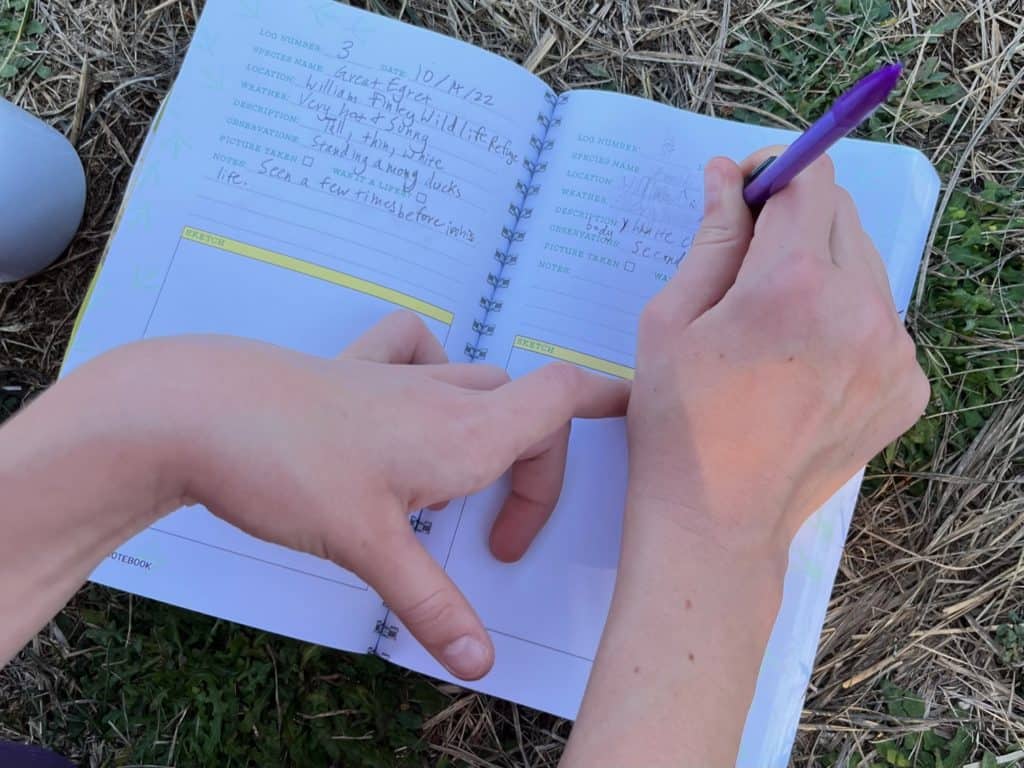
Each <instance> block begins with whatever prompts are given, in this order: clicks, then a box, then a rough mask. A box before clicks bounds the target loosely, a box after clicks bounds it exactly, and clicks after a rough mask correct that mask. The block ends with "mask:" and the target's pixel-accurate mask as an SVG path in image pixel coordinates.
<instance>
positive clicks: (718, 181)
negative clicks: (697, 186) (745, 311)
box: [665, 157, 754, 324]
mask: <svg viewBox="0 0 1024 768" xmlns="http://www.w3.org/2000/svg"><path fill="white" fill-rule="evenodd" d="M753 229H754V223H753V217H752V216H751V214H750V210H749V209H748V208H747V204H746V203H745V202H743V174H742V172H741V171H740V168H739V166H737V165H736V163H734V162H733V161H732V160H729V159H728V158H724V157H716V158H714V159H713V160H711V161H710V162H709V163H708V164H707V167H706V168H705V169H704V219H703V221H702V222H701V225H700V229H698V230H697V234H696V236H695V237H694V240H693V246H692V247H691V248H690V251H689V253H687V254H686V256H685V257H684V258H683V260H682V262H681V263H680V264H679V269H678V270H677V271H676V274H675V276H674V277H673V278H672V280H671V281H670V282H669V284H668V285H667V286H666V287H665V292H666V293H668V294H670V295H672V298H671V300H672V301H673V302H674V303H675V304H676V311H675V312H674V313H673V315H674V317H675V318H676V319H677V320H679V321H681V322H682V323H684V324H689V323H691V322H693V321H694V320H696V319H697V318H698V317H700V316H701V315H702V314H704V313H705V312H706V311H707V310H709V309H710V308H711V307H713V306H714V305H715V304H717V303H718V302H719V301H720V300H721V298H722V297H723V296H724V295H725V293H726V291H728V290H729V288H731V287H732V284H733V283H734V282H735V280H736V273H737V272H738V271H739V268H740V264H742V262H743V257H744V256H745V255H746V253H747V248H748V246H749V245H750V238H751V237H752V235H753ZM673 294H674V295H673Z"/></svg>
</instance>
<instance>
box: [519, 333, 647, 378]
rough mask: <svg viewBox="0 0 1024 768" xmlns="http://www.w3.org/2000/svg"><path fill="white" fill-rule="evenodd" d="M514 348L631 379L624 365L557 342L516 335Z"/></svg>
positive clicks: (628, 368) (629, 372)
mask: <svg viewBox="0 0 1024 768" xmlns="http://www.w3.org/2000/svg"><path fill="white" fill-rule="evenodd" d="M512 346H513V347H514V348H515V349H525V350H527V351H529V352H536V353H537V354H539V355H545V356H546V357H553V358H555V359H556V360H564V361H566V362H567V363H575V364H576V365H580V366H582V367H584V368H590V369H591V370H594V371H600V372H601V373H607V374H608V375H610V376H617V377H618V378H620V379H629V380H632V379H633V369H632V368H630V367H629V366H626V365H620V364H619V363H613V362H612V361H611V360H605V359H604V358H601V357H594V356H593V355H588V354H586V353H585V352H577V351H576V350H575V349H569V348H568V347H560V346H558V345H557V344H549V343H548V342H546V341H539V340H537V339H531V338H529V337H527V336H516V338H515V341H513V342H512Z"/></svg>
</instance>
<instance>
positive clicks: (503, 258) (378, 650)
mask: <svg viewBox="0 0 1024 768" xmlns="http://www.w3.org/2000/svg"><path fill="white" fill-rule="evenodd" d="M565 99H566V97H565V96H556V95H555V94H554V93H551V92H548V93H546V94H544V101H545V102H547V104H548V107H549V109H548V110H547V113H546V114H545V113H544V112H538V113H537V123H538V124H539V125H540V126H541V129H542V130H540V131H539V132H538V133H537V134H534V135H533V136H531V137H530V148H531V149H532V150H533V151H534V154H533V157H525V158H523V169H524V170H525V171H526V174H527V175H526V178H525V179H520V180H518V181H516V187H515V189H516V192H517V193H518V194H519V199H518V200H517V201H513V202H511V203H509V206H508V213H509V216H510V217H511V221H510V223H509V224H507V225H506V226H503V227H502V228H501V241H502V245H501V247H499V248H498V249H496V250H495V251H494V261H495V262H496V263H497V265H498V267H497V269H495V270H493V271H489V272H488V273H487V285H488V286H489V287H490V290H489V291H488V292H487V293H485V294H483V295H481V296H480V302H479V304H480V309H482V310H483V316H481V317H477V318H474V319H473V326H472V332H473V338H472V339H471V340H470V341H468V342H466V348H465V354H466V357H468V358H469V359H470V360H483V359H485V358H486V357H487V348H486V347H485V346H483V345H482V343H481V342H482V340H483V339H484V338H485V337H487V336H492V335H494V321H493V319H492V318H491V315H492V314H497V313H498V312H501V309H502V306H503V305H504V302H503V300H502V299H501V298H500V297H499V296H498V293H499V291H504V290H506V289H507V288H508V286H509V282H510V279H509V277H508V275H507V274H506V270H507V268H508V267H511V266H514V265H515V264H516V262H517V261H519V257H518V255H516V254H515V253H513V252H512V245H513V244H514V243H521V242H522V241H523V237H524V235H523V233H522V232H521V231H520V225H521V223H522V222H523V221H524V220H526V219H528V218H530V216H531V215H532V214H533V208H530V207H529V206H528V205H527V204H526V201H527V199H528V198H529V197H531V196H533V195H536V194H537V193H538V192H539V191H540V185H539V184H534V177H535V176H536V175H537V174H538V173H543V172H544V171H545V170H547V167H548V164H547V163H546V162H544V161H542V160H541V155H543V154H544V152H547V151H548V150H549V149H551V148H552V147H553V146H554V144H555V142H554V141H553V140H552V139H549V138H548V133H549V132H550V130H551V129H552V128H554V127H556V126H558V125H559V124H560V123H561V118H559V117H558V116H556V114H555V112H556V110H557V109H558V107H559V106H560V105H562V104H563V103H565ZM409 525H410V526H411V527H412V530H413V532H414V533H417V534H423V535H430V530H431V528H432V527H433V523H432V522H431V521H430V520H425V519H424V518H423V513H422V511H421V512H417V513H416V514H413V515H410V516H409ZM384 608H385V614H384V618H383V619H381V620H380V621H378V622H377V623H376V624H375V625H374V627H373V633H374V634H375V635H376V636H377V639H376V640H375V641H374V643H373V645H371V646H370V647H369V648H367V649H366V650H367V653H370V654H372V655H374V656H381V657H383V658H385V659H387V658H390V654H388V652H387V651H386V650H384V649H383V648H382V647H381V644H382V643H383V642H385V641H394V640H395V639H396V638H397V637H398V632H399V627H398V625H397V624H391V623H389V621H388V620H389V619H390V618H391V610H390V609H389V608H388V607H387V606H384Z"/></svg>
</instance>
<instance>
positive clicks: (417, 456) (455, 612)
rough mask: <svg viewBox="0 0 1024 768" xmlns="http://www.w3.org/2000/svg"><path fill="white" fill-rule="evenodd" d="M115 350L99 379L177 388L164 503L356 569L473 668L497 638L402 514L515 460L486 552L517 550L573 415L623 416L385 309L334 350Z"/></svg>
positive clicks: (554, 488)
mask: <svg viewBox="0 0 1024 768" xmlns="http://www.w3.org/2000/svg"><path fill="white" fill-rule="evenodd" d="M126 356H131V357H126ZM108 357H109V359H108V361H107V362H106V363H105V365H107V367H108V368H109V367H110V366H114V371H113V373H111V374H109V376H114V377H116V376H117V375H122V376H123V375H128V376H131V375H132V374H133V373H134V372H137V371H139V370H150V371H151V372H156V378H160V379H162V380H163V381H164V382H166V383H164V384H162V386H163V387H164V388H165V389H167V388H169V390H170V391H168V392H165V393H164V399H165V400H166V404H167V405H166V408H164V409H163V410H162V412H161V413H160V414H155V415H154V416H153V418H156V419H160V420H161V425H160V426H159V427H158V430H159V431H160V433H161V434H164V435H173V436H174V437H173V441H174V444H175V448H174V453H175V455H177V456H183V457H185V460H184V461H183V462H178V466H177V468H176V469H175V473H176V476H177V477H180V478H181V482H180V484H178V485H177V486H174V487H176V488H177V493H178V494H180V498H178V499H176V500H174V501H173V502H172V503H170V504H169V505H167V508H173V507H174V506H175V505H176V504H178V503H181V502H183V501H184V500H186V499H188V500H194V501H196V502H199V503H202V504H203V505H204V506H206V507H207V508H208V509H209V510H210V511H211V512H212V513H213V514H215V515H217V516H219V517H221V518H223V519H224V520H226V521H228V522H230V523H232V524H233V525H236V526H237V527H239V528H241V529H242V530H244V531H246V532H248V533H250V534H252V535H254V536H257V537H259V538H261V539H265V540H267V541H272V542H275V543H278V544H282V545H284V546H288V547H291V548H293V549H297V550H301V551H305V552H309V553H312V554H314V555H316V556H318V557H323V558H326V559H329V560H332V561H333V562H335V563H337V564H339V565H341V566H342V567H344V568H347V569H349V570H351V571H354V572H355V573H356V574H358V575H359V576H360V577H361V578H363V579H364V580H365V581H366V582H367V583H368V584H370V586H372V587H373V588H374V589H375V590H376V591H377V592H378V593H379V594H380V595H381V597H382V598H383V599H384V601H385V602H386V603H387V604H388V606H389V607H390V608H391V609H392V610H393V611H394V612H395V613H396V614H397V616H398V617H399V619H401V621H402V622H403V624H404V625H405V626H406V627H407V628H408V629H409V631H410V632H411V633H412V634H413V635H414V636H416V638H417V639H418V640H419V641H420V642H421V643H422V644H423V645H424V646H425V647H426V649H427V650H428V651H429V652H430V653H431V654H432V655H434V656H435V657H436V658H437V659H438V661H440V662H441V663H442V664H443V665H444V666H445V667H446V668H447V669H448V670H449V671H451V672H452V673H453V674H454V675H456V676H458V677H462V678H466V679H475V678H478V677H480V676H482V675H484V674H485V673H486V672H487V671H488V670H489V669H490V667H491V664H492V663H493V655H494V650H493V647H492V645H491V642H490V639H489V636H488V634H487V632H486V631H485V630H484V628H483V626H482V625H481V623H480V620H479V618H478V617H477V615H476V613H475V612H474V611H473V609H472V608H471V607H470V605H469V604H468V602H467V601H466V599H465V598H464V597H463V595H462V594H461V593H460V592H459V590H458V589H457V588H456V587H455V585H454V584H453V583H452V582H451V580H450V579H449V578H448V576H447V574H446V573H445V571H444V570H443V569H442V567H441V566H440V565H439V564H438V563H437V562H436V561H435V560H434V559H433V558H432V557H431V555H430V554H429V553H428V552H427V551H426V550H425V549H424V548H423V547H422V546H421V544H420V542H419V541H418V539H417V537H416V536H415V534H414V533H413V531H412V530H411V528H410V525H409V514H410V513H411V512H414V511H416V510H418V509H421V508H424V507H432V508H440V507H442V506H444V504H445V503H446V502H447V501H448V500H450V499H455V498H460V497H462V496H465V495H467V494H470V493H473V492H475V491H478V490H480V489H482V488H484V487H485V486H487V485H489V484H490V483H492V482H493V481H494V480H496V479H497V478H498V477H499V476H500V475H501V474H502V473H504V472H505V471H506V470H507V469H509V468H510V467H511V468H512V473H511V483H512V489H511V493H510V494H509V496H508V499H507V500H506V502H505V505H504V508H503V509H502V511H501V513H500V515H499V516H498V519H497V521H496V523H495V525H494V529H493V531H492V536H491V549H492V551H493V552H494V554H495V555H496V556H497V557H498V558H499V559H502V560H515V559H518V558H519V557H521V556H522V554H523V553H524V552H525V550H526V549H527V547H528V546H529V544H530V542H531V541H532V539H533V537H534V536H535V535H536V534H537V532H538V531H539V530H540V528H541V527H542V526H543V525H544V523H545V521H546V520H547V518H548V517H549V516H550V514H551V511H552V509H553V508H554V505H555V503H556V501H557V499H558V496H559V493H560V491H561V486H562V473H563V470H564V466H565V458H566V449H567V441H568V435H569V423H570V420H571V419H572V418H573V417H577V416H578V417H589V418H598V417H605V416H615V415H622V413H623V412H624V410H625V405H626V400H627V394H628V390H627V389H626V388H625V385H623V384H622V383H619V382H614V381H611V380H609V379H605V378H603V377H598V376H595V375H590V374H587V373H584V372H583V371H582V370H580V369H578V368H576V367H574V366H571V365H568V364H552V365H548V366H545V367H544V368H541V369H539V370H537V371H535V372H534V373H532V374H530V375H528V376H525V377H523V378H521V379H517V380H516V381H511V382H510V381H509V380H508V377H507V375H506V374H505V372H504V371H502V370H500V369H497V368H494V367H491V366H486V365H480V364H473V365H467V364H449V363H448V362H447V360H446V357H445V353H444V351H443V349H442V348H441V346H440V344H439V343H438V342H437V340H436V339H435V338H434V336H433V335H432V334H431V333H430V332H429V331H428V330H427V328H426V327H425V326H424V324H423V323H422V322H421V321H420V320H419V318H418V317H416V316H415V315H413V314H411V313H398V314H394V315H391V316H389V317H387V318H386V319H385V320H384V321H382V322H381V323H379V324H378V325H376V326H375V327H373V328H372V329H371V330H370V331H368V332H367V333H366V334H365V335H364V336H362V337H361V338H360V339H358V340H357V341H356V342H355V343H353V344H352V345H351V346H350V347H349V348H348V349H347V350H345V352H344V353H343V354H342V355H341V357H340V358H338V359H337V360H324V359H321V358H316V357H311V356H308V355H303V354H300V353H297V352H293V351H289V350H286V349H282V348H278V347H274V346H270V345H268V344H263V343H259V342H254V341H245V340H241V339H236V338H229V337H182V338H168V339H159V340H153V341H146V342H141V343H139V344H136V345H131V346H130V347H128V348H123V349H122V350H119V351H115V352H113V353H111V354H110V355H109V356H108ZM118 359H122V360H124V364H122V365H119V364H118V362H117V361H118ZM102 360H103V358H101V359H100V361H97V362H96V363H95V365H104V363H102V362H101V361H102ZM118 370H120V371H121V373H120V374H118V373H117V371H118ZM136 375H137V374H136ZM135 388H136V389H138V386H137V384H136V387H135ZM129 389H131V387H129V386H126V387H124V390H129ZM197 393H198V396H197ZM140 396H149V397H152V394H148V395H147V394H145V393H140ZM179 403H180V404H181V405H180V406H176V404H179ZM150 410H152V407H151V406H150ZM163 422H166V423H163Z"/></svg>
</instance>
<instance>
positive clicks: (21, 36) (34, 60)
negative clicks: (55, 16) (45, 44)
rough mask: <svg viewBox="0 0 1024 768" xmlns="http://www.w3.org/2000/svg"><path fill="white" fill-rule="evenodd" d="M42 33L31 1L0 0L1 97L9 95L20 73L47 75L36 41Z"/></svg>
mask: <svg viewBox="0 0 1024 768" xmlns="http://www.w3.org/2000/svg"><path fill="white" fill-rule="evenodd" d="M43 32H44V27H43V25H42V23H40V22H39V21H38V20H36V19H34V18H32V2H31V0H0V96H6V95H8V93H9V92H10V90H12V89H13V87H14V83H15V78H17V77H19V75H20V76H22V77H24V75H25V73H28V74H30V75H35V76H37V77H40V78H45V77H49V76H50V70H49V68H48V67H46V66H44V65H43V64H42V63H40V57H39V56H38V51H39V47H38V44H37V42H36V40H37V38H38V37H39V36H40V35H41V34H42V33H43Z"/></svg>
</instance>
